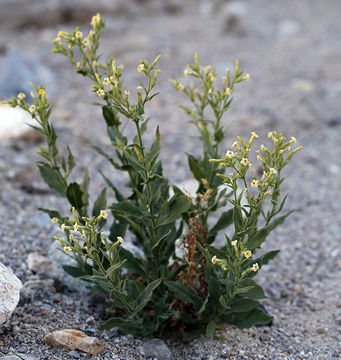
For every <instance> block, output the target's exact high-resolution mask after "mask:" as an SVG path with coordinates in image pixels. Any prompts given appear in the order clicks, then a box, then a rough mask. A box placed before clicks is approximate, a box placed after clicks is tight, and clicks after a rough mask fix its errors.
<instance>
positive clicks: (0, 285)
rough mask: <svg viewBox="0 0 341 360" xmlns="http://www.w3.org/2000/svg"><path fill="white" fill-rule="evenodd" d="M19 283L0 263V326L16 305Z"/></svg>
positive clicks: (18, 295) (20, 285)
mask: <svg viewBox="0 0 341 360" xmlns="http://www.w3.org/2000/svg"><path fill="white" fill-rule="evenodd" d="M21 288H22V283H21V281H20V280H19V279H18V278H17V277H16V276H15V275H14V274H13V272H12V271H11V270H10V269H8V268H7V267H6V266H5V265H3V264H1V263H0V324H3V323H5V322H6V321H7V320H8V319H9V318H10V316H11V315H12V313H13V311H14V309H15V308H16V306H17V305H18V302H19V297H20V290H21Z"/></svg>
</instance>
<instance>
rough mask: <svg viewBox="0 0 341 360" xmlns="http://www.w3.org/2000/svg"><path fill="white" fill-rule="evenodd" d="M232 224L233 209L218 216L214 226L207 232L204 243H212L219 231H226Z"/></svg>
mask: <svg viewBox="0 0 341 360" xmlns="http://www.w3.org/2000/svg"><path fill="white" fill-rule="evenodd" d="M232 222H233V209H230V210H227V211H225V212H224V213H222V214H221V215H220V218H219V219H218V221H217V222H216V224H215V225H214V226H213V227H212V229H211V230H210V231H209V233H208V236H207V240H206V242H207V243H208V244H210V243H212V242H213V241H214V240H215V238H216V236H217V234H218V232H219V231H220V230H223V229H226V228H227V227H228V226H230V225H231V224H232Z"/></svg>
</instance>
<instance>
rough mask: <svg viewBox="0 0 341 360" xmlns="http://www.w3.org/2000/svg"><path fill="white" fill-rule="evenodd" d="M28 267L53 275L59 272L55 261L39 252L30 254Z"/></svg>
mask: <svg viewBox="0 0 341 360" xmlns="http://www.w3.org/2000/svg"><path fill="white" fill-rule="evenodd" d="M27 267H28V268H29V269H30V270H32V271H34V272H45V273H49V274H51V275H55V274H56V272H57V266H56V263H55V261H54V260H51V259H49V258H48V257H46V256H43V255H41V254H39V253H37V252H34V253H31V254H29V255H28V257H27Z"/></svg>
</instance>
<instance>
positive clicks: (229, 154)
mask: <svg viewBox="0 0 341 360" xmlns="http://www.w3.org/2000/svg"><path fill="white" fill-rule="evenodd" d="M235 155H236V154H235V153H234V152H233V151H231V150H227V151H226V155H225V156H226V157H227V158H229V159H232V158H233V157H234V156H235Z"/></svg>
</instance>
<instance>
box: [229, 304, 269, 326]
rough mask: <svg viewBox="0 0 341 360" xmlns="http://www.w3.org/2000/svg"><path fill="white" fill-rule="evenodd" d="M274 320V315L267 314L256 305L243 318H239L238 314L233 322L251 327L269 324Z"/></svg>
mask: <svg viewBox="0 0 341 360" xmlns="http://www.w3.org/2000/svg"><path fill="white" fill-rule="evenodd" d="M272 320H273V316H269V315H267V314H265V313H264V312H263V311H262V310H261V309H260V308H258V307H256V308H254V309H253V310H252V311H251V312H249V313H248V315H247V316H246V317H245V318H243V319H238V316H237V317H235V319H234V321H233V322H232V323H233V324H234V325H236V326H238V327H239V328H249V327H251V326H254V325H264V324H268V323H269V322H271V321H272Z"/></svg>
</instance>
